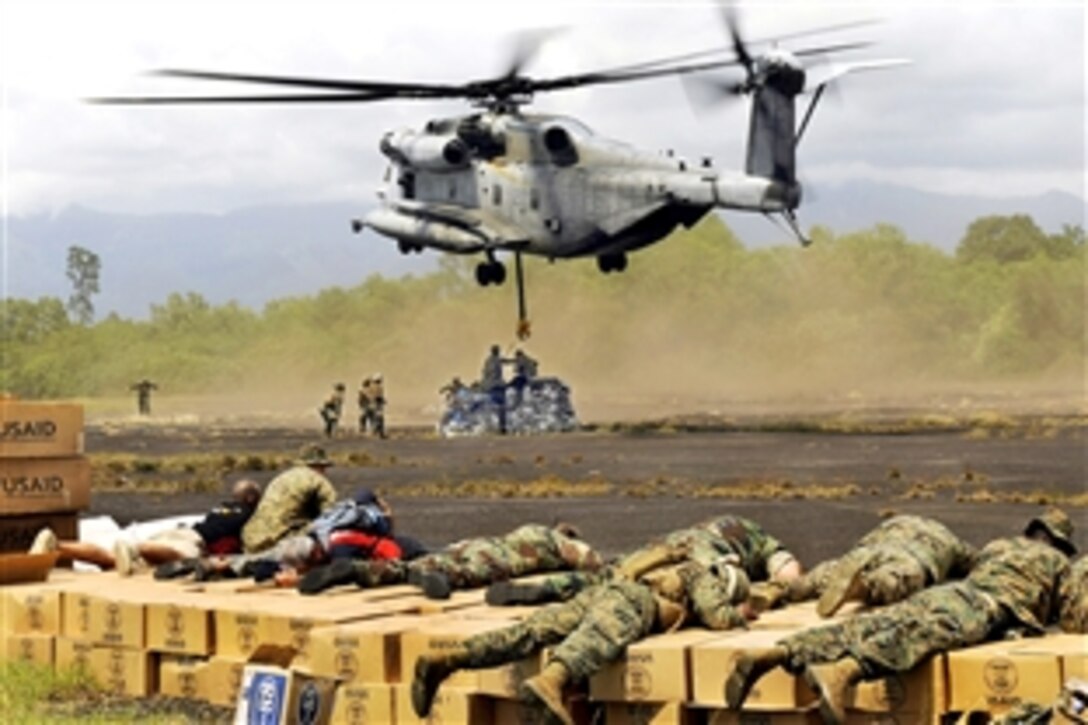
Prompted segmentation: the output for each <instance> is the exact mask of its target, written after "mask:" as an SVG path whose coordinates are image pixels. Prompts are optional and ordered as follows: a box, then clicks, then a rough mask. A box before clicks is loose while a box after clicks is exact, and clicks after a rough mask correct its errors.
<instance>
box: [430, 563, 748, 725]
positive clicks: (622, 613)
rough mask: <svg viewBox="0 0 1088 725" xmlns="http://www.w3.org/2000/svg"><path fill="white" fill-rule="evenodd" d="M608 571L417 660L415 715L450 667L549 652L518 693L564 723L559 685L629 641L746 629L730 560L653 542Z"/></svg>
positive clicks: (743, 586)
mask: <svg viewBox="0 0 1088 725" xmlns="http://www.w3.org/2000/svg"><path fill="white" fill-rule="evenodd" d="M611 571H612V577H611V579H610V580H608V581H606V582H603V583H600V584H597V585H594V586H591V587H589V588H588V589H586V590H584V591H582V592H581V593H579V594H578V595H577V596H575V597H574V598H573V599H571V600H570V601H567V602H563V603H561V604H553V605H551V606H549V607H546V608H544V609H542V610H538V611H537V612H535V613H534V614H533V615H531V616H530V617H528V618H527V619H526V620H525V621H523V622H519V623H517V624H514V625H512V626H510V627H507V628H505V629H501V630H497V631H495V632H487V633H484V634H480V635H476V636H474V637H470V638H469V639H467V640H466V641H465V647H464V651H463V652H460V653H455V654H434V655H424V656H421V657H420V658H419V659H418V660H417V661H416V666H415V678H414V680H413V682H412V707H413V708H414V709H415V711H416V714H417V715H418V716H419V717H421V718H422V717H427V716H428V714H429V713H430V710H431V704H432V702H433V701H434V697H435V694H436V693H437V691H438V688H439V686H440V685H441V683H442V681H443V680H445V679H446V678H447V677H449V675H451V674H452V673H453V672H454V671H455V670H459V669H466V668H467V669H482V668H486V667H495V666H498V665H502V664H505V663H508V662H514V661H517V660H519V659H522V658H524V657H528V656H529V655H531V654H533V653H535V652H538V651H540V650H541V649H543V648H545V647H550V648H551V656H550V659H549V661H548V664H547V665H546V666H545V668H544V670H543V671H541V673H540V674H539V675H537V676H536V677H533V678H531V679H528V680H526V681H525V682H524V683H523V684H522V693H521V694H522V697H523V698H524V699H526V700H528V701H531V702H535V703H536V704H538V705H542V706H543V707H545V708H547V709H548V710H549V711H551V713H552V715H553V716H554V717H556V718H558V719H559V720H561V721H562V722H564V723H567V724H568V725H570V723H572V720H571V716H570V714H569V713H568V712H567V709H566V707H565V706H564V705H563V697H562V691H563V688H564V686H565V685H566V684H567V683H568V682H571V681H581V680H584V679H585V678H588V677H589V676H590V675H592V674H593V673H594V672H596V671H598V670H599V669H600V668H601V667H602V666H604V665H605V664H607V663H608V662H611V661H612V660H614V659H616V658H617V657H619V656H620V655H621V654H622V653H623V651H624V649H625V648H626V647H627V646H628V645H629V644H631V643H632V642H636V641H638V640H640V639H642V638H644V637H646V636H647V635H649V634H651V633H652V632H666V631H672V630H675V629H677V628H679V627H681V626H683V625H684V624H687V623H697V624H701V625H703V626H705V627H709V628H710V629H716V630H722V629H730V628H732V627H743V626H745V618H744V616H743V615H742V613H741V611H740V610H738V609H737V608H735V607H734V606H733V605H734V604H738V603H740V602H743V601H744V598H745V597H746V596H747V578H746V577H745V576H744V574H743V572H742V571H741V570H740V569H739V568H738V567H736V566H735V565H733V564H732V563H727V562H724V561H722V562H720V563H719V564H716V565H713V566H709V567H708V566H705V565H703V564H702V563H700V562H698V561H695V560H693V559H692V558H691V556H690V552H689V551H688V550H687V549H686V548H681V547H672V546H668V545H665V544H656V545H651V546H648V547H646V548H645V549H642V550H639V551H637V552H635V553H634V554H631V555H629V556H627V557H625V558H624V559H623V560H621V562H620V563H619V564H617V565H616V566H615V567H614V568H613V569H612V570H611Z"/></svg>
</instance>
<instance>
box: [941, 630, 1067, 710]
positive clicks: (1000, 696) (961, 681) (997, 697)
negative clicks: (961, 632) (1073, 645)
mask: <svg viewBox="0 0 1088 725" xmlns="http://www.w3.org/2000/svg"><path fill="white" fill-rule="evenodd" d="M1044 641H1045V640H1039V641H1037V642H1033V643H1032V644H1031V646H1029V647H1028V648H1027V649H1026V650H1025V649H1023V648H1024V647H1025V641H1024V640H1008V641H1002V642H994V643H992V644H988V645H981V646H978V647H971V648H968V649H961V650H956V651H954V652H949V653H948V655H947V658H948V691H949V698H948V699H949V702H948V709H949V710H953V711H958V712H989V713H991V714H1001V713H1003V712H1005V711H1007V710H1009V709H1010V708H1012V707H1014V706H1015V705H1018V704H1020V703H1021V702H1051V701H1052V700H1053V699H1054V698H1055V696H1056V695H1057V693H1059V692H1060V691H1061V687H1062V680H1061V659H1060V656H1059V655H1058V654H1057V653H1056V652H1052V651H1047V650H1046V649H1044V648H1042V647H1039V646H1038V645H1039V644H1041V643H1042V642H1044Z"/></svg>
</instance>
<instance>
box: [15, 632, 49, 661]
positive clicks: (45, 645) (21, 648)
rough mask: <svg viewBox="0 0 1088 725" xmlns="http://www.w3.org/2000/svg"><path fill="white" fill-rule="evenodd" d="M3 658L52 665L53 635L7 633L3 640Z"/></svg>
mask: <svg viewBox="0 0 1088 725" xmlns="http://www.w3.org/2000/svg"><path fill="white" fill-rule="evenodd" d="M3 659H5V660H7V661H8V662H33V663H34V664H38V665H45V666H46V667H52V666H53V635H51V634H9V635H6V637H5V640H4V653H3Z"/></svg>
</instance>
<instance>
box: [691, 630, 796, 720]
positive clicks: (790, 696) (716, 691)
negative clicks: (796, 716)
mask: <svg viewBox="0 0 1088 725" xmlns="http://www.w3.org/2000/svg"><path fill="white" fill-rule="evenodd" d="M786 633H787V632H786V631H785V630H773V629H765V630H750V631H747V632H734V633H727V634H725V635H724V636H722V637H719V638H717V639H713V640H709V641H707V642H701V643H697V644H695V645H694V646H693V647H692V648H691V670H692V682H693V689H692V701H693V702H694V703H696V704H698V705H700V706H706V707H712V708H720V707H721V706H722V705H723V704H724V701H725V681H726V680H727V679H729V676H730V675H731V674H732V673H733V669H734V668H735V667H736V661H737V658H738V657H740V655H741V654H745V653H754V652H756V651H759V650H761V649H768V648H770V647H773V646H774V645H775V644H776V643H777V642H778V640H780V639H781V638H782V637H783V636H785V635H786ZM815 700H816V694H815V693H814V692H812V690H811V688H809V686H808V685H806V684H805V682H804V679H803V678H800V677H794V676H793V675H791V674H790V673H788V672H786V671H785V670H783V669H781V668H779V669H775V670H771V671H770V672H768V673H767V674H765V675H763V677H761V678H759V679H758V680H756V683H755V685H754V686H753V687H752V689H751V691H750V692H749V693H748V699H747V700H745V701H744V709H745V710H761V711H762V710H772V711H774V710H778V711H787V710H797V709H801V708H804V707H807V706H808V705H810V704H811V703H813V702H815Z"/></svg>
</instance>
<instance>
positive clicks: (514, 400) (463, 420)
mask: <svg viewBox="0 0 1088 725" xmlns="http://www.w3.org/2000/svg"><path fill="white" fill-rule="evenodd" d="M504 393H505V413H506V415H505V418H506V429H505V430H503V425H502V418H503V416H502V413H503V411H502V410H500V405H499V403H498V402H497V400H496V399H493V398H492V396H491V394H489V393H488V392H486V391H483V390H480V389H479V388H477V387H475V386H473V387H466V388H461V389H460V390H457V391H456V392H452V393H450V394H449V395H448V396H447V397H446V408H445V410H444V411H443V413H442V419H441V420H440V421H439V423H438V432H439V434H440V435H442V436H444V437H447V438H451V437H454V436H474V435H484V434H487V433H507V434H509V435H534V434H538V433H562V432H566V431H572V430H574V429H576V428H577V427H578V417H577V416H576V415H575V413H574V406H573V405H572V404H571V402H570V387H569V386H567V384H566V383H564V382H563V381H562V380H560V379H559V378H534V379H532V380H530V381H529V382H527V383H525V384H524V385H523V386H516V385H513V384H508V385H507V386H506V388H505V391H504ZM496 398H498V396H496Z"/></svg>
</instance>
